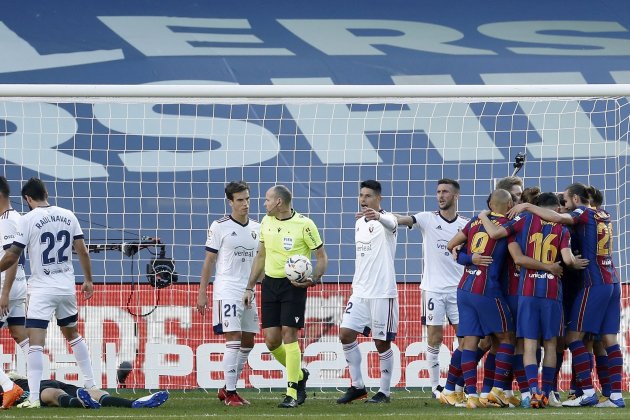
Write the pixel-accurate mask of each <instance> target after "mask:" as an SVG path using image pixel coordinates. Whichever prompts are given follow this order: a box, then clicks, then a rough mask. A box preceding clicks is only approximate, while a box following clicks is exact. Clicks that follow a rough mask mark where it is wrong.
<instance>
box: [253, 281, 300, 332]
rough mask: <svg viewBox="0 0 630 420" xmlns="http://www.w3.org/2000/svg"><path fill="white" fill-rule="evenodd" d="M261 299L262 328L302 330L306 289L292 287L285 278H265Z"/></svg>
mask: <svg viewBox="0 0 630 420" xmlns="http://www.w3.org/2000/svg"><path fill="white" fill-rule="evenodd" d="M261 297H262V299H261V300H262V303H261V314H262V327H263V328H271V327H292V328H304V311H305V309H306V288H301V287H295V286H293V285H292V284H291V282H290V281H289V280H288V279H287V278H285V277H283V278H281V279H279V278H274V277H269V276H265V279H264V280H263V282H262V294H261Z"/></svg>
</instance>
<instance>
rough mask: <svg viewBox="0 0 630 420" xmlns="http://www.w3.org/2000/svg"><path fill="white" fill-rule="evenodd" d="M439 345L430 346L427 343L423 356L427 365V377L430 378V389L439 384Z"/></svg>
mask: <svg viewBox="0 0 630 420" xmlns="http://www.w3.org/2000/svg"><path fill="white" fill-rule="evenodd" d="M439 356H440V346H438V347H431V346H429V345H427V351H426V353H425V357H426V359H427V364H428V365H429V379H430V380H431V389H435V388H436V387H437V386H438V385H439V384H440V360H439Z"/></svg>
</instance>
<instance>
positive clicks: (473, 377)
mask: <svg viewBox="0 0 630 420" xmlns="http://www.w3.org/2000/svg"><path fill="white" fill-rule="evenodd" d="M462 374H463V375H464V381H465V383H466V394H468V395H477V354H476V352H474V351H470V350H464V351H462Z"/></svg>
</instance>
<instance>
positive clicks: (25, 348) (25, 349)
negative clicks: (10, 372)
mask: <svg viewBox="0 0 630 420" xmlns="http://www.w3.org/2000/svg"><path fill="white" fill-rule="evenodd" d="M18 346H20V348H21V349H22V352H23V353H24V356H26V357H28V346H29V341H28V338H25V339H24V340H22V341H20V342H19V343H18Z"/></svg>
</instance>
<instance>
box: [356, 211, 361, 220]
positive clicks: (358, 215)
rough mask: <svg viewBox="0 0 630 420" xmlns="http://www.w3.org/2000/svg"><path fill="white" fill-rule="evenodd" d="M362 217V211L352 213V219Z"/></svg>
mask: <svg viewBox="0 0 630 420" xmlns="http://www.w3.org/2000/svg"><path fill="white" fill-rule="evenodd" d="M362 217H363V213H360V212H356V213H354V220H359V219H360V218H362Z"/></svg>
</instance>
